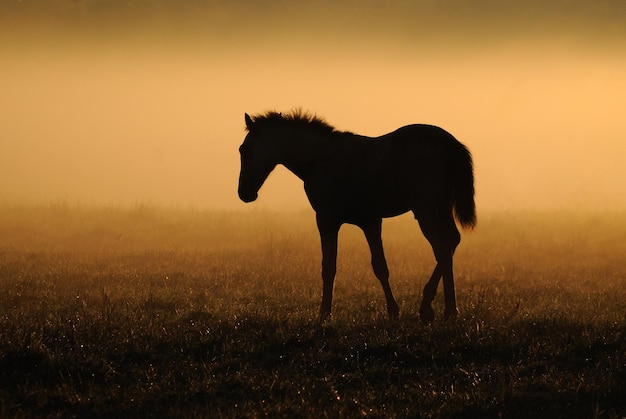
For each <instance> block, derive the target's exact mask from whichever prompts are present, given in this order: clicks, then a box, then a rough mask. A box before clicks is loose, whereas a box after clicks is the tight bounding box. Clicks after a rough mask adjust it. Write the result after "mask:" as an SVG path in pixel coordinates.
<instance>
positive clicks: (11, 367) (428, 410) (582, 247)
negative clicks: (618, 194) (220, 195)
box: [0, 204, 626, 417]
mask: <svg viewBox="0 0 626 419" xmlns="http://www.w3.org/2000/svg"><path fill="white" fill-rule="evenodd" d="M625 233H626V218H625V216H624V214H623V213H603V214H599V213H596V214H584V215H583V214H565V213H518V214H495V213H494V214H482V216H481V223H480V225H479V228H478V230H477V231H476V232H475V233H472V234H467V235H466V236H465V239H464V241H463V244H462V245H461V247H460V248H459V249H458V251H457V256H458V261H457V264H456V267H457V269H458V273H459V274H458V277H457V291H458V301H459V305H460V307H459V309H460V312H461V313H460V315H459V318H458V319H457V320H456V322H453V323H452V322H449V323H448V322H443V321H442V320H438V321H435V323H434V324H433V325H431V326H424V325H422V324H421V323H420V322H419V319H418V303H419V300H420V297H421V295H420V294H421V288H422V285H423V283H424V282H425V281H426V280H427V279H428V276H429V274H430V272H429V271H427V270H430V265H431V264H432V254H431V252H430V250H429V248H428V244H427V243H426V241H425V239H423V238H422V237H421V234H420V232H419V229H418V227H417V225H416V224H415V221H414V220H412V219H411V218H410V217H400V218H399V219H393V220H387V221H385V223H384V224H383V234H384V235H385V241H386V243H387V244H388V245H387V248H388V250H387V253H388V262H389V268H390V271H391V283H392V286H393V287H394V291H395V293H396V296H397V297H398V302H399V304H400V307H401V315H400V319H399V320H398V321H397V322H390V321H388V320H387V316H386V312H385V303H384V297H383V295H382V292H381V291H380V285H379V284H378V281H377V280H376V278H375V277H374V275H373V273H371V271H370V268H369V253H368V250H367V245H366V243H365V240H364V239H363V238H362V237H361V236H360V234H359V232H358V231H357V230H356V229H355V228H352V227H349V226H347V228H344V229H343V230H342V232H341V234H340V244H339V245H340V247H342V248H343V250H342V251H340V257H339V262H338V277H337V281H336V298H335V306H334V308H335V310H334V315H333V318H332V320H331V321H330V322H329V323H328V324H327V325H326V326H324V327H319V326H318V325H317V321H316V320H317V308H318V304H319V298H320V282H321V281H320V279H319V258H320V255H319V244H318V240H319V239H318V237H317V236H316V230H315V225H314V222H313V217H312V216H311V214H310V213H303V214H299V213H283V214H279V213H265V212H252V213H245V214H244V213H218V212H210V211H191V210H189V211H175V210H165V209H158V208H153V207H150V206H146V205H138V206H136V207H135V208H132V209H115V208H91V209H88V208H72V207H68V206H66V205H63V204H60V205H54V206H49V207H37V208H35V207H4V208H2V209H1V210H0V285H1V286H0V412H1V413H0V415H1V416H5V417H13V416H16V417H32V416H63V417H71V416H79V417H87V416H89V417H111V416H118V417H130V416H133V417H171V416H191V417H203V416H204V417H216V416H222V417H258V416H263V415H268V416H270V417H294V416H295V417H324V416H331V417H340V416H343V417H356V416H374V417H416V416H425V417H431V416H436V417H442V416H443V417H497V416H499V415H501V416H503V417H529V416H536V417H598V416H599V417H620V416H623V415H625V414H626V401H625V400H624V398H623V389H624V388H626V336H625V333H626V316H625V314H624V313H625V312H626V311H625V308H626V307H625V305H626V303H625V302H624V298H623V295H624V289H625V285H626V283H625V281H626V267H625V266H624V264H623V255H624V254H625V253H626V252H625V250H626V249H625V246H626V244H624V242H623V238H624V237H625ZM436 303H437V304H441V303H442V302H441V301H440V300H437V301H436ZM437 312H438V313H440V312H441V307H440V310H438V311H437Z"/></svg>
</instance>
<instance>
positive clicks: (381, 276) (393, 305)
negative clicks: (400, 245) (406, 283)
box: [360, 219, 400, 320]
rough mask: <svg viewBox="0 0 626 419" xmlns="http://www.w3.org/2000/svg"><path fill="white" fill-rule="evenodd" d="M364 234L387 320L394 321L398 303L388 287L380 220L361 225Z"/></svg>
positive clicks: (387, 272)
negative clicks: (379, 286)
mask: <svg viewBox="0 0 626 419" xmlns="http://www.w3.org/2000/svg"><path fill="white" fill-rule="evenodd" d="M360 227H361V229H362V230H363V233H365V238H366V239H367V243H368V245H369V247H370V252H371V255H372V268H373V269H374V274H375V275H376V278H378V280H379V281H380V284H381V285H382V287H383V291H384V292H385V299H386V301H387V313H388V314H389V318H391V319H393V320H395V319H397V318H398V315H399V313H400V309H399V307H398V303H397V302H396V299H395V298H394V296H393V292H392V291H391V286H390V285H389V269H388V267H387V261H386V259H385V252H384V250H383V242H382V237H381V232H382V231H381V230H382V220H380V219H379V220H376V221H374V222H371V223H367V224H363V225H361V226H360Z"/></svg>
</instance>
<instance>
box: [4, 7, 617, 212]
mask: <svg viewBox="0 0 626 419" xmlns="http://www.w3.org/2000/svg"><path fill="white" fill-rule="evenodd" d="M75 3H76V4H78V5H80V6H82V7H83V9H84V10H83V11H82V12H81V13H87V16H88V17H91V18H93V16H94V15H96V16H100V15H102V16H107V15H106V13H104V12H99V13H100V15H98V14H97V13H96V12H93V11H91V10H90V9H89V7H88V6H89V4H90V3H89V2H75ZM119 3H120V4H121V3H123V2H119ZM49 4H52V5H55V4H56V3H55V2H49ZM59 4H61V3H59ZM63 4H64V5H65V3H63ZM67 4H69V3H67ZM206 4H207V5H209V6H212V7H213V9H211V7H209V6H207V10H205V13H204V14H199V15H198V17H196V20H194V21H192V22H191V23H189V22H188V21H184V20H180V19H182V18H181V15H183V16H187V15H186V14H185V13H187V12H185V13H183V12H181V13H180V14H179V15H176V16H175V17H170V16H169V15H158V14H151V15H149V17H148V18H145V17H144V19H143V20H142V21H141V25H139V24H138V25H137V26H138V28H135V29H133V30H130V29H128V28H129V27H133V25H132V23H133V22H134V19H137V18H136V16H135V15H132V14H129V15H124V16H125V20H123V23H117V25H118V26H120V27H118V26H116V24H114V23H112V22H115V21H116V20H115V19H108V20H107V19H102V20H97V22H96V23H97V25H95V26H94V27H95V29H90V30H87V29H85V27H78V29H77V28H76V27H71V30H67V29H64V28H66V27H65V26H64V25H62V24H59V23H58V22H64V20H63V19H61V18H59V17H58V16H57V15H55V19H57V20H58V22H57V21H55V20H54V19H52V22H50V21H48V20H45V19H44V20H41V19H42V18H41V17H37V18H35V17H33V16H37V14H36V13H32V14H28V13H21V14H18V12H19V11H16V10H14V9H5V10H4V13H5V17H6V16H7V14H8V15H9V16H11V15H10V14H11V13H13V14H14V15H15V16H18V15H19V16H20V17H21V19H22V20H23V21H26V22H27V23H29V22H30V24H26V25H23V23H24V22H23V21H20V22H18V23H19V24H18V23H16V24H15V25H8V26H7V25H5V29H3V30H1V31H2V34H3V36H2V41H0V43H1V47H2V51H3V52H2V54H0V91H1V92H2V95H1V96H0V115H2V116H1V119H2V122H1V124H0V141H1V142H0V201H2V202H9V203H13V202H47V201H58V200H63V201H69V202H72V203H86V204H102V203H104V204H132V203H136V202H149V203H154V204H159V205H161V204H162V205H174V206H202V207H212V208H221V209H238V208H244V207H243V205H244V204H242V203H240V202H239V201H238V198H237V195H236V184H237V176H238V170H239V160H238V153H237V148H238V146H239V144H240V143H241V141H242V140H243V137H244V131H243V125H244V124H243V114H244V112H248V113H251V114H252V113H257V112H262V111H266V110H269V109H276V110H279V111H282V110H289V109H291V108H293V107H302V108H304V109H307V110H310V111H312V112H316V113H318V114H319V115H321V116H324V117H325V118H326V119H327V120H328V121H329V122H330V123H332V124H333V125H335V126H337V128H339V129H342V130H350V131H354V132H357V133H360V134H365V135H371V136H375V135H380V134H384V133H386V132H389V131H392V130H394V129H395V128H398V127H400V126H402V125H406V124H410V123H430V124H435V125H440V126H442V127H443V128H445V129H447V130H449V131H450V132H451V133H453V134H454V135H455V136H456V137H457V138H458V139H459V140H460V141H462V142H464V143H465V144H466V145H467V146H468V147H469V148H470V149H471V150H472V152H473V154H474V159H475V166H476V183H477V185H476V186H477V204H478V207H479V210H485V209H515V208H533V209H544V208H551V209H554V208H584V209H604V208H611V209H615V208H624V207H625V205H626V198H625V195H624V194H623V191H624V190H626V184H625V183H626V182H625V181H624V179H626V176H625V175H626V171H625V170H624V166H623V159H624V156H626V145H625V144H626V142H625V141H624V139H625V138H626V128H625V127H624V121H623V109H624V105H626V103H625V102H624V98H625V97H626V77H624V72H623V69H624V68H625V64H626V62H625V59H624V56H623V53H622V51H623V42H622V36H621V33H618V34H617V35H613V36H612V37H606V36H605V37H601V36H600V35H597V34H593V33H592V34H591V35H589V34H587V33H586V32H583V30H582V29H581V30H580V32H581V33H580V34H579V33H578V32H577V29H576V25H575V24H572V25H570V26H568V30H567V31H561V32H560V31H559V30H557V29H555V30H550V31H540V30H528V31H525V30H524V29H522V30H519V29H518V30H517V32H512V33H509V32H507V31H506V30H505V26H506V25H505V24H502V25H499V26H498V25H496V24H495V23H493V22H496V23H497V22H498V19H501V20H502V19H504V18H501V17H500V18H499V17H498V16H492V17H490V18H489V19H491V21H489V22H492V23H493V24H491V26H489V25H486V27H485V28H483V29H482V32H479V33H478V34H477V35H475V36H474V37H471V36H470V37H468V36H467V33H466V32H464V31H466V30H469V29H467V28H470V29H471V28H472V26H471V25H470V24H469V23H468V24H467V25H466V26H461V27H458V26H455V25H456V23H455V22H456V21H453V22H452V23H450V22H448V25H449V26H448V27H444V28H443V29H442V28H436V25H433V26H432V28H431V27H429V28H422V29H419V30H418V29H415V28H413V27H412V26H410V25H409V23H410V21H409V20H405V21H403V25H399V26H400V28H399V29H398V28H397V27H394V26H393V25H392V23H393V21H392V20H391V18H390V16H386V15H385V16H383V17H382V18H380V19H382V20H383V21H382V23H381V22H379V23H380V24H381V25H382V26H384V25H387V26H384V28H383V29H384V30H383V29H380V28H378V29H376V30H368V28H367V27H365V28H364V27H359V24H358V21H356V22H355V21H350V22H351V23H350V24H346V25H343V24H342V23H341V21H340V19H339V18H341V17H342V16H344V15H342V14H341V13H344V12H346V10H349V5H350V3H349V2H342V3H341V5H343V9H341V8H340V10H339V11H338V12H337V13H338V16H339V17H338V18H336V19H335V18H331V17H329V16H331V14H330V13H327V14H324V13H325V12H324V13H323V12H320V11H319V10H317V11H315V14H314V17H315V19H313V21H314V22H317V23H315V24H319V23H320V22H322V23H324V22H326V23H327V26H328V28H329V29H327V30H326V29H324V27H323V26H320V28H321V29H319V30H318V29H316V27H314V24H313V23H310V22H309V23H306V24H305V22H308V21H309V20H310V19H309V18H310V16H309V15H306V14H293V13H295V12H293V10H292V11H291V12H290V13H292V14H290V15H289V16H288V17H287V18H284V19H282V20H281V16H280V15H279V14H276V13H278V12H277V11H276V10H273V11H272V13H274V14H272V15H271V16H272V18H271V19H270V18H269V17H268V16H270V15H263V14H261V15H260V17H259V18H258V19H260V20H263V19H265V20H266V22H265V23H266V25H265V26H264V25H263V24H261V23H259V22H258V21H255V19H254V17H253V13H249V14H245V13H243V12H242V11H241V10H240V11H237V13H239V14H240V15H239V16H233V15H232V13H234V12H232V11H230V13H231V14H229V13H228V10H225V9H221V8H220V7H219V3H218V2H207V3H206ZM50 7H53V6H50ZM65 7H68V8H69V6H63V7H62V8H57V9H54V7H53V9H54V10H62V11H63V13H65V14H63V13H61V12H59V14H60V15H62V17H63V18H64V19H69V17H67V16H70V17H71V16H73V15H72V14H71V13H78V12H76V11H74V10H73V9H72V10H69V9H68V10H69V11H67V10H66V9H65ZM72 7H74V6H72ZM224 7H225V6H224ZM337 7H339V6H337ZM368 7H370V8H371V10H370V9H366V10H365V11H361V15H359V16H357V18H360V19H364V22H365V23H366V24H368V25H371V27H372V28H374V27H375V26H374V23H376V22H375V20H376V16H377V15H376V13H377V9H376V7H375V4H374V3H372V4H369V3H368ZM85 10H86V12H85ZM368 10H369V11H370V12H371V13H370V14H369V15H368V14H367V13H368V12H367V11H368ZM70 12H71V13H70ZM29 13H30V12H29ZM89 13H91V14H89ZM109 13H113V12H109ZM242 13H243V14H242ZM311 13H313V12H311ZM389 13H391V12H389ZM468 13H469V12H468ZM138 15H139V14H138ZM365 15H367V17H365ZM81 16H82V15H81ZM333 16H334V15H333ZM416 16H417V15H416ZM429 16H430V17H429V18H432V17H433V16H435V17H437V16H439V15H437V11H431V15H429ZM441 16H445V14H444V13H442V14H441ZM472 16H473V15H472ZM187 18H189V17H188V16H187ZM29 19H30V20H29ZM38 19H39V20H38ZM202 19H206V20H207V26H210V23H211V22H213V23H214V22H216V21H219V22H220V25H221V26H220V25H217V26H214V27H213V28H212V29H207V28H203V21H202ZM211 19H213V20H211ZM307 19H308V20H307ZM333 19H335V20H333ZM87 21H88V20H87ZM459 21H461V19H459ZM42 22H44V23H45V24H43V23H42ZM88 22H89V21H88ZM172 22H178V23H176V24H174V23H172ZM180 22H187V23H185V24H183V23H180ZM407 22H409V23H407ZM515 22H517V23H518V25H519V26H521V27H524V25H523V24H520V23H519V22H518V21H515ZM4 23H6V22H4ZM91 23H93V22H91ZM505 23H506V22H505ZM555 23H559V22H555ZM124 25H126V26H124ZM415 26H416V27H418V26H419V22H417V23H416V25H415ZM483 26H485V25H483ZM600 26H601V25H600ZM555 27H557V28H558V25H556V26H555ZM392 29H393V30H392ZM475 29H476V28H475ZM490 31H491V32H490ZM607 39H608V41H607ZM255 205H256V206H257V207H264V208H298V207H305V206H307V204H306V198H305V196H304V192H303V190H302V186H301V185H300V182H299V180H298V179H296V178H295V177H294V176H293V175H291V174H288V173H287V171H286V170H285V169H282V168H279V170H277V171H276V173H274V174H273V175H272V176H271V177H270V179H269V180H268V182H267V184H266V185H265V186H264V187H263V189H262V191H261V193H260V198H259V202H257V203H256V204H255Z"/></svg>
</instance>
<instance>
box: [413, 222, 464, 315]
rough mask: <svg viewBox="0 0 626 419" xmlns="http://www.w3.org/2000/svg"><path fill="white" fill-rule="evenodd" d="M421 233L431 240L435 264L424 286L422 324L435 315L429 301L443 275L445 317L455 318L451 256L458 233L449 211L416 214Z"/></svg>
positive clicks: (454, 293)
mask: <svg viewBox="0 0 626 419" xmlns="http://www.w3.org/2000/svg"><path fill="white" fill-rule="evenodd" d="M415 218H417V220H418V222H419V224H420V228H421V229H422V232H423V233H424V236H426V239H427V240H428V241H429V242H430V244H431V246H432V248H433V252H434V254H435V259H436V260H437V265H436V266H435V269H434V270H433V273H432V275H431V277H430V279H429V281H428V282H427V283H426V285H425V286H424V295H423V298H422V303H421V305H420V318H421V319H422V321H423V322H424V323H430V322H432V321H433V320H434V318H435V313H434V310H433V308H432V302H433V301H434V299H435V296H436V293H437V287H438V286H439V281H440V279H441V278H442V277H443V288H444V298H445V311H444V316H445V318H446V319H447V318H453V317H456V315H457V313H458V310H457V307H456V292H455V289H454V273H453V263H452V256H453V254H454V251H455V249H456V247H457V245H458V244H459V242H460V237H461V236H460V234H459V231H458V229H457V228H456V224H455V223H454V218H452V213H451V212H449V213H447V214H446V215H445V216H441V215H439V216H437V215H435V216H424V215H420V216H417V215H416V217H415Z"/></svg>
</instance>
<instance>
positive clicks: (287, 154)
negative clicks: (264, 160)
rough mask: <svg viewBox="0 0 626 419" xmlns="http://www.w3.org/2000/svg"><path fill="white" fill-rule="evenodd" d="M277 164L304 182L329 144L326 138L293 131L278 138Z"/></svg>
mask: <svg viewBox="0 0 626 419" xmlns="http://www.w3.org/2000/svg"><path fill="white" fill-rule="evenodd" d="M278 143H279V144H278V147H279V149H280V157H279V161H278V163H280V164H282V165H283V166H285V167H286V168H287V169H289V170H290V171H291V172H293V173H294V174H295V175H296V176H298V177H299V178H300V179H302V180H305V178H306V177H307V174H308V173H309V172H310V171H311V170H312V169H313V168H314V166H315V164H316V163H317V161H318V160H319V159H320V157H321V156H322V155H323V154H324V153H325V152H326V150H327V149H328V147H329V146H330V144H331V141H329V138H328V136H326V135H324V134H320V133H316V132H311V131H307V130H293V131H289V132H287V133H285V134H284V135H282V136H280V139H279V142H278Z"/></svg>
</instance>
